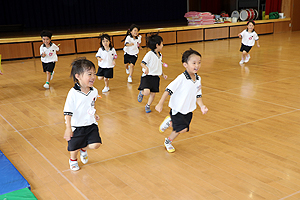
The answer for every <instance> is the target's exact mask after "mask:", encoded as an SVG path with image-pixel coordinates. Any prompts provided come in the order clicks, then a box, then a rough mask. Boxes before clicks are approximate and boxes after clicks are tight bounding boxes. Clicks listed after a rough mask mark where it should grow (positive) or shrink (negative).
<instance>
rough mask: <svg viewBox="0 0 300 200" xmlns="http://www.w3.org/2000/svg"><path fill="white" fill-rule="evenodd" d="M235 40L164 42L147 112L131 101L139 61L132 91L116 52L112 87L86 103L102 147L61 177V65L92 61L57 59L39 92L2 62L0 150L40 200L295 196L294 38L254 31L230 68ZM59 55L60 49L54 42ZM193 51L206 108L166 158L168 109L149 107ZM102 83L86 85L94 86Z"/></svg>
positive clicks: (299, 128)
mask: <svg viewBox="0 0 300 200" xmlns="http://www.w3.org/2000/svg"><path fill="white" fill-rule="evenodd" d="M240 42H241V40H240V39H238V38H235V39H227V40H217V41H207V42H200V43H197V42H196V43H187V44H177V45H169V46H165V47H164V48H163V51H162V53H163V55H164V57H163V61H164V62H166V63H167V64H168V65H169V67H168V68H164V69H163V70H164V72H165V73H166V74H167V75H168V76H169V78H168V79H167V80H161V92H160V93H159V94H157V96H156V98H155V100H154V104H153V105H152V106H151V108H152V112H151V113H149V114H146V113H145V111H144V106H145V104H146V101H147V99H148V97H145V99H144V101H143V102H142V103H138V102H137V94H138V90H137V87H138V85H139V81H140V75H141V67H140V62H141V60H142V58H143V56H144V55H145V53H146V52H147V49H146V48H144V49H143V50H142V51H141V52H140V54H139V59H138V62H137V65H136V68H135V69H136V70H135V73H134V76H133V83H132V84H128V83H127V82H126V80H127V75H126V74H125V69H124V66H123V52H122V51H118V52H117V53H118V55H119V56H118V59H117V66H116V67H115V69H114V73H115V76H114V78H113V79H111V81H110V88H111V91H110V92H109V93H107V94H102V99H99V100H98V101H97V102H96V108H97V111H98V114H99V115H100V117H101V119H100V121H99V127H100V131H101V137H102V139H103V145H102V146H101V147H100V148H99V149H98V150H93V151H92V150H91V151H89V152H88V153H89V163H88V164H86V165H82V164H81V162H79V165H80V167H81V169H80V170H79V171H78V172H72V171H70V169H69V164H68V158H69V153H68V152H67V150H66V147H67V143H66V141H65V140H64V139H63V135H64V130H65V124H64V117H63V106H64V102H65V98H66V95H67V93H68V91H69V89H70V88H71V87H72V86H73V83H72V80H71V79H70V78H69V73H70V67H69V65H70V63H71V61H72V60H73V59H74V58H76V57H79V56H86V57H87V58H88V59H91V60H92V61H93V62H94V63H95V64H97V62H96V58H95V53H88V54H80V55H68V56H60V57H59V62H58V63H57V65H56V69H55V75H54V79H53V80H52V82H51V88H50V89H49V90H45V89H44V88H43V84H44V83H45V75H44V73H43V72H42V67H41V62H40V59H27V60H15V61H4V62H2V66H3V68H4V75H3V76H0V93H1V95H0V133H1V134H0V149H1V151H3V153H4V154H5V155H6V156H7V157H8V158H9V159H10V160H11V162H12V163H13V164H14V165H15V166H16V168H17V169H18V170H19V171H20V172H21V173H22V175H23V176H24V177H25V178H26V179H27V180H28V182H29V183H30V184H31V186H32V192H33V193H34V195H35V196H36V197H37V198H38V199H47V200H49V199H63V200H65V199H104V200H107V199H119V200H124V199H134V200H138V199H143V200H144V199H147V200H148V199H182V200H187V199H189V200H199V199H205V200H207V199H208V200H215V199H224V200H233V199H236V200H244V199H255V200H260V199H267V200H273V199H288V200H295V199H300V156H299V155H300V121H299V119H300V68H299V66H300V53H299V45H298V44H299V43H300V32H291V33H290V32H289V33H282V34H272V35H261V36H260V44H261V48H257V46H255V47H253V49H252V50H251V52H250V53H251V59H250V61H249V63H247V64H246V65H244V66H240V65H239V61H240V53H239V48H240ZM61 48H63V46H61ZM188 48H193V49H196V50H198V51H199V52H200V53H201V54H202V67H201V69H200V71H199V74H200V76H201V77H202V85H203V87H202V88H203V101H204V103H205V104H206V105H207V107H208V109H209V112H208V113H207V114H206V115H202V114H201V111H200V109H199V108H197V110H195V111H194V118H193V120H192V123H191V129H190V132H188V133H185V134H182V135H180V136H179V137H178V138H177V139H176V140H175V141H174V144H173V145H174V147H175V148H176V152H175V153H173V154H170V153H167V152H166V150H165V148H164V146H163V142H164V138H165V137H167V136H168V135H169V134H170V132H171V129H170V128H169V129H168V130H166V131H165V133H160V132H159V131H158V126H159V125H160V123H161V121H162V120H163V119H164V118H165V116H166V115H167V114H168V112H169V108H168V101H166V102H165V106H164V110H163V112H162V113H158V112H156V111H155V110H154V106H155V105H156V104H157V102H158V101H159V99H160V97H161V94H162V91H163V90H164V88H165V87H166V86H167V85H168V84H169V83H170V82H171V81H172V80H173V79H174V78H175V77H176V76H177V75H179V74H180V73H182V72H183V71H184V68H183V66H182V64H181V54H182V53H183V52H184V51H185V50H186V49H188ZM103 85H104V83H103V81H98V80H97V81H96V83H95V87H96V88H97V89H98V90H99V91H100V93H101V90H102V89H103Z"/></svg>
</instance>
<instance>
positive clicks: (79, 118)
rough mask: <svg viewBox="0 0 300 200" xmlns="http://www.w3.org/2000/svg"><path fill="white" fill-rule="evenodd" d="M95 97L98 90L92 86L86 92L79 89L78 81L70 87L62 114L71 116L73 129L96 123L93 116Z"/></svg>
mask: <svg viewBox="0 0 300 200" xmlns="http://www.w3.org/2000/svg"><path fill="white" fill-rule="evenodd" d="M97 98H98V90H97V89H96V88H94V87H91V88H90V91H89V92H88V93H87V94H85V93H84V92H82V91H81V88H80V86H79V84H78V83H76V84H75V86H74V87H73V88H71V89H70V91H69V93H68V96H67V99H66V103H65V107H64V115H71V116H72V117H71V126H72V130H73V131H74V130H75V127H81V126H89V125H92V124H97V121H96V119H95V116H94V115H95V112H96V109H95V101H96V100H97Z"/></svg>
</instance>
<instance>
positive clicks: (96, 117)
mask: <svg viewBox="0 0 300 200" xmlns="http://www.w3.org/2000/svg"><path fill="white" fill-rule="evenodd" d="M95 119H96V121H98V120H99V119H100V117H99V115H97V114H96V113H95Z"/></svg>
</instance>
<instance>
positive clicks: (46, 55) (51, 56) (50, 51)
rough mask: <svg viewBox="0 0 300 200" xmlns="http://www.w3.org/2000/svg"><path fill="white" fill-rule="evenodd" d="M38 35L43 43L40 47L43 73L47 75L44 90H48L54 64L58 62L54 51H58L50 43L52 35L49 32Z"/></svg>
mask: <svg viewBox="0 0 300 200" xmlns="http://www.w3.org/2000/svg"><path fill="white" fill-rule="evenodd" d="M40 35H41V38H42V41H43V44H42V45H41V47H40V55H41V61H42V64H43V71H44V72H45V73H46V75H47V76H46V83H45V84H44V88H46V89H49V84H50V80H52V78H53V74H54V71H53V70H54V68H55V62H57V61H58V58H57V55H56V51H59V48H58V46H56V45H55V44H54V43H52V42H51V37H52V33H51V32H50V31H46V30H43V31H42V32H41V34H40Z"/></svg>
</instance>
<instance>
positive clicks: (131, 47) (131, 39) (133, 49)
mask: <svg viewBox="0 0 300 200" xmlns="http://www.w3.org/2000/svg"><path fill="white" fill-rule="evenodd" d="M139 31H140V28H139V27H138V26H137V25H135V24H132V25H131V26H130V27H129V29H128V30H127V34H126V36H125V38H124V39H123V40H122V42H123V41H125V47H124V48H123V50H124V64H125V69H126V73H127V74H129V75H128V79H127V81H128V83H132V74H133V71H134V65H135V63H136V61H137V58H138V53H139V49H142V47H141V46H140V44H141V42H142V36H141V35H139Z"/></svg>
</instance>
